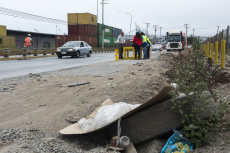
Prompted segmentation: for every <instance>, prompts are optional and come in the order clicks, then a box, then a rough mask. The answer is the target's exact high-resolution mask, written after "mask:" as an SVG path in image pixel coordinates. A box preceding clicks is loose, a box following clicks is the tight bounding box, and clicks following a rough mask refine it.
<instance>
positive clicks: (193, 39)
mask: <svg viewBox="0 0 230 153" xmlns="http://www.w3.org/2000/svg"><path fill="white" fill-rule="evenodd" d="M192 31H193V44H194V31H196V29H195V28H193V30H192Z"/></svg>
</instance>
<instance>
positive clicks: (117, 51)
mask: <svg viewBox="0 0 230 153" xmlns="http://www.w3.org/2000/svg"><path fill="white" fill-rule="evenodd" d="M118 60H119V50H116V51H115V61H118Z"/></svg>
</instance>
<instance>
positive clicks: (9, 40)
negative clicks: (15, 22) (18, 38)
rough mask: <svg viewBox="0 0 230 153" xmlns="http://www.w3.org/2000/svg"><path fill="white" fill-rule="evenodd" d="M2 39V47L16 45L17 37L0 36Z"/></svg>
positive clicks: (0, 45)
mask: <svg viewBox="0 0 230 153" xmlns="http://www.w3.org/2000/svg"><path fill="white" fill-rule="evenodd" d="M0 38H1V39H2V44H0V47H15V37H11V36H0Z"/></svg>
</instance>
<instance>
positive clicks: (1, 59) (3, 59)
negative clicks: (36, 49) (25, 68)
mask: <svg viewBox="0 0 230 153" xmlns="http://www.w3.org/2000/svg"><path fill="white" fill-rule="evenodd" d="M54 56H56V55H46V56H33V57H13V58H0V61H8V60H27V59H34V58H45V57H54Z"/></svg>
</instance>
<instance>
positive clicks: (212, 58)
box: [210, 43, 213, 60]
mask: <svg viewBox="0 0 230 153" xmlns="http://www.w3.org/2000/svg"><path fill="white" fill-rule="evenodd" d="M210 56H211V59H212V60H213V43H211V55H210Z"/></svg>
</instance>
